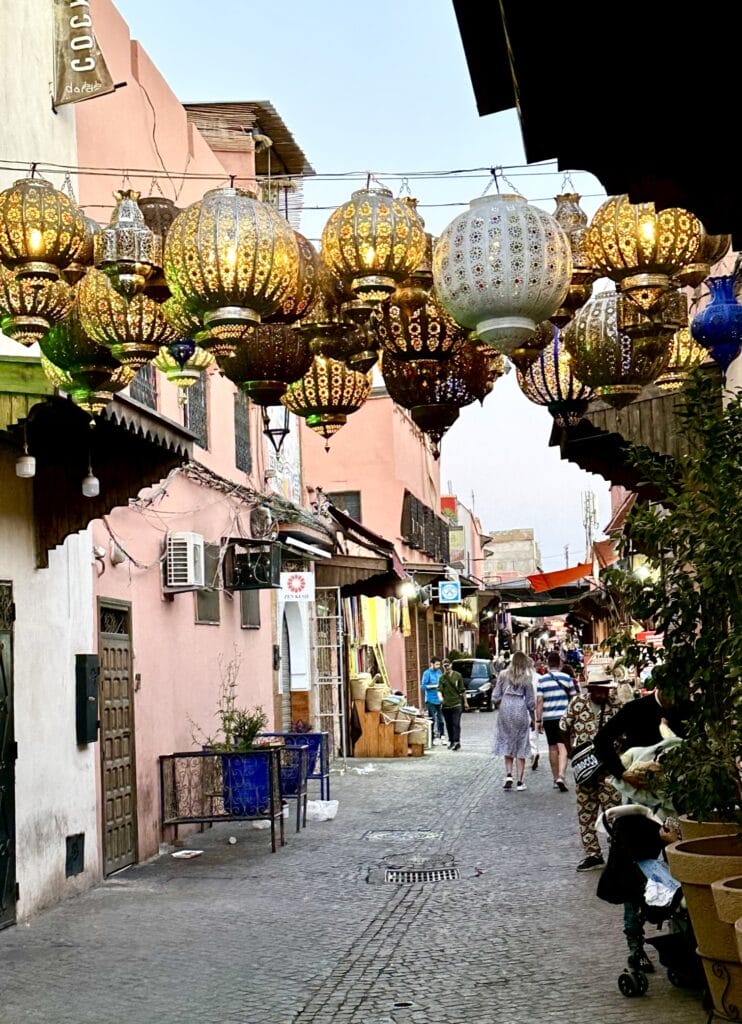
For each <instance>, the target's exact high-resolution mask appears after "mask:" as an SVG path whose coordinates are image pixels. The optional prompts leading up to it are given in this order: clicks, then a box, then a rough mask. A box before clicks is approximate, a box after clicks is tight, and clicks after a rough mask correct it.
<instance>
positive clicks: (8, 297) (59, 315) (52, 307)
mask: <svg viewBox="0 0 742 1024" xmlns="http://www.w3.org/2000/svg"><path fill="white" fill-rule="evenodd" d="M71 303H72V290H71V289H70V286H69V285H68V284H65V283H64V281H46V282H44V283H43V284H41V285H40V284H39V282H37V281H34V280H33V279H30V280H29V278H27V277H26V278H20V277H19V276H18V272H17V271H16V270H8V269H7V268H6V267H4V266H2V264H0V329H1V330H2V332H3V334H6V335H7V336H8V337H9V338H12V339H13V341H17V342H19V343H20V344H21V345H33V344H34V342H37V341H38V340H39V339H40V338H43V336H44V335H45V334H46V332H47V331H48V330H49V328H50V327H51V326H52V324H56V323H59V321H60V320H63V319H64V317H65V316H66V315H67V313H68V311H69V308H70V305H71Z"/></svg>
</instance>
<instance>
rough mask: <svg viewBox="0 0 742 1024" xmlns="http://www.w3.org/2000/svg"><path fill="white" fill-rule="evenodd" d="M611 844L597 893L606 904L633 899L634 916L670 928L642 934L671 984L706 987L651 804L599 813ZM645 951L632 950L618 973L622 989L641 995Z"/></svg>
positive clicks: (646, 985) (645, 986)
mask: <svg viewBox="0 0 742 1024" xmlns="http://www.w3.org/2000/svg"><path fill="white" fill-rule="evenodd" d="M601 824H602V826H603V828H604V829H605V831H606V833H607V835H608V837H609V840H610V848H609V852H608V860H607V862H606V866H605V868H604V869H603V871H602V873H601V876H600V880H599V881H598V889H597V896H598V898H599V899H602V900H605V901H606V902H607V903H613V904H624V905H626V904H631V906H632V908H633V913H634V920H635V921H636V922H637V924H638V925H639V928H640V929H641V931H643V928H644V925H645V924H651V925H655V926H656V927H657V928H658V929H663V928H666V929H667V931H666V933H665V934H661V935H656V936H654V937H650V938H646V939H644V942H646V944H647V945H650V946H653V947H654V948H655V949H656V950H657V955H658V957H659V960H660V964H661V965H662V966H663V967H665V968H666V970H667V978H668V981H669V982H670V984H672V985H675V986H677V987H679V988H692V989H698V990H700V991H701V992H703V990H705V988H706V982H705V978H704V972H703V967H702V965H701V961H700V959H699V957H698V954H697V953H696V938H695V935H694V934H693V929H692V927H691V923H690V917H689V915H688V911H687V909H686V907H685V903H684V901H683V893H682V890H681V888H680V885H679V883H678V882H676V881H675V879H674V878H673V877H672V875H671V874H670V871H669V869H668V867H667V863H666V861H665V859H664V856H663V849H664V845H663V843H662V840H661V838H660V823H659V821H658V820H657V818H656V817H655V816H654V815H653V814H652V812H651V811H650V810H649V808H647V807H643V806H640V805H639V804H624V805H623V806H620V807H611V808H609V809H608V810H607V811H604V812H603V814H602V815H601ZM642 958H643V956H642V954H641V953H631V954H630V955H629V957H628V963H627V966H626V967H625V968H624V970H623V971H622V972H621V974H620V975H619V978H618V988H619V991H620V992H621V993H622V994H623V995H625V996H627V997H631V996H643V995H644V994H645V993H646V992H647V990H648V988H649V981H648V979H647V975H646V973H645V971H644V970H642V969H641V960H642Z"/></svg>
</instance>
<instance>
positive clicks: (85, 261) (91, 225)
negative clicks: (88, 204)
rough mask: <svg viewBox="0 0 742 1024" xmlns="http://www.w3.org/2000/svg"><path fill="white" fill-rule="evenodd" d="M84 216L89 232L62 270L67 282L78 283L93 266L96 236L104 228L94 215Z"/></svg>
mask: <svg viewBox="0 0 742 1024" xmlns="http://www.w3.org/2000/svg"><path fill="white" fill-rule="evenodd" d="M83 216H84V217H85V224H86V225H87V234H86V235H85V242H84V244H83V246H82V248H81V249H80V250H79V251H78V253H77V255H76V256H75V257H74V259H73V260H72V261H71V262H70V263H68V264H67V266H66V267H65V268H64V270H63V271H62V277H63V278H64V280H65V281H66V282H67V284H77V282H78V281H79V280H80V279H81V278H82V277H83V276H84V275H85V274H86V273H87V272H88V270H89V269H90V267H92V266H93V254H94V241H95V236H96V235H97V234H99V233H100V232H101V231H102V230H103V229H102V228H101V226H100V224H99V223H98V221H97V220H93V218H92V217H88V216H87V215H86V214H83Z"/></svg>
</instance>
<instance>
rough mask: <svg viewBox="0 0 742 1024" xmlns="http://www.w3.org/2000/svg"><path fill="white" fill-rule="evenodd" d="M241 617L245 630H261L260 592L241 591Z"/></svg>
mask: <svg viewBox="0 0 742 1024" xmlns="http://www.w3.org/2000/svg"><path fill="white" fill-rule="evenodd" d="M240 616H241V619H242V628H243V629H260V591H259V590H241V591H240Z"/></svg>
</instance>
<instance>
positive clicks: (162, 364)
mask: <svg viewBox="0 0 742 1024" xmlns="http://www.w3.org/2000/svg"><path fill="white" fill-rule="evenodd" d="M184 348H185V346H181V345H179V343H178V342H177V341H176V342H174V343H173V344H172V345H169V346H163V347H162V348H161V349H160V351H159V352H158V354H157V355H156V356H155V358H154V359H153V360H152V365H153V366H154V368H155V369H156V370H159V371H160V373H163V374H164V375H165V379H166V380H168V381H169V382H170V383H171V384H174V385H175V386H176V388H177V389H178V404H179V405H184V404H185V401H186V391H187V390H188V388H190V387H193V385H194V384H196V383H197V382H198V381H199V380H201V376H202V374H203V371H204V370H205V369H207V368H208V367H209V366H211V364H212V363H213V362H214V357H213V356H212V355H211V353H210V352H205V351H204V350H203V349H202V348H199V347H198V345H194V344H193V343H191V345H190V351H189V352H184V350H183V349H184Z"/></svg>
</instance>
